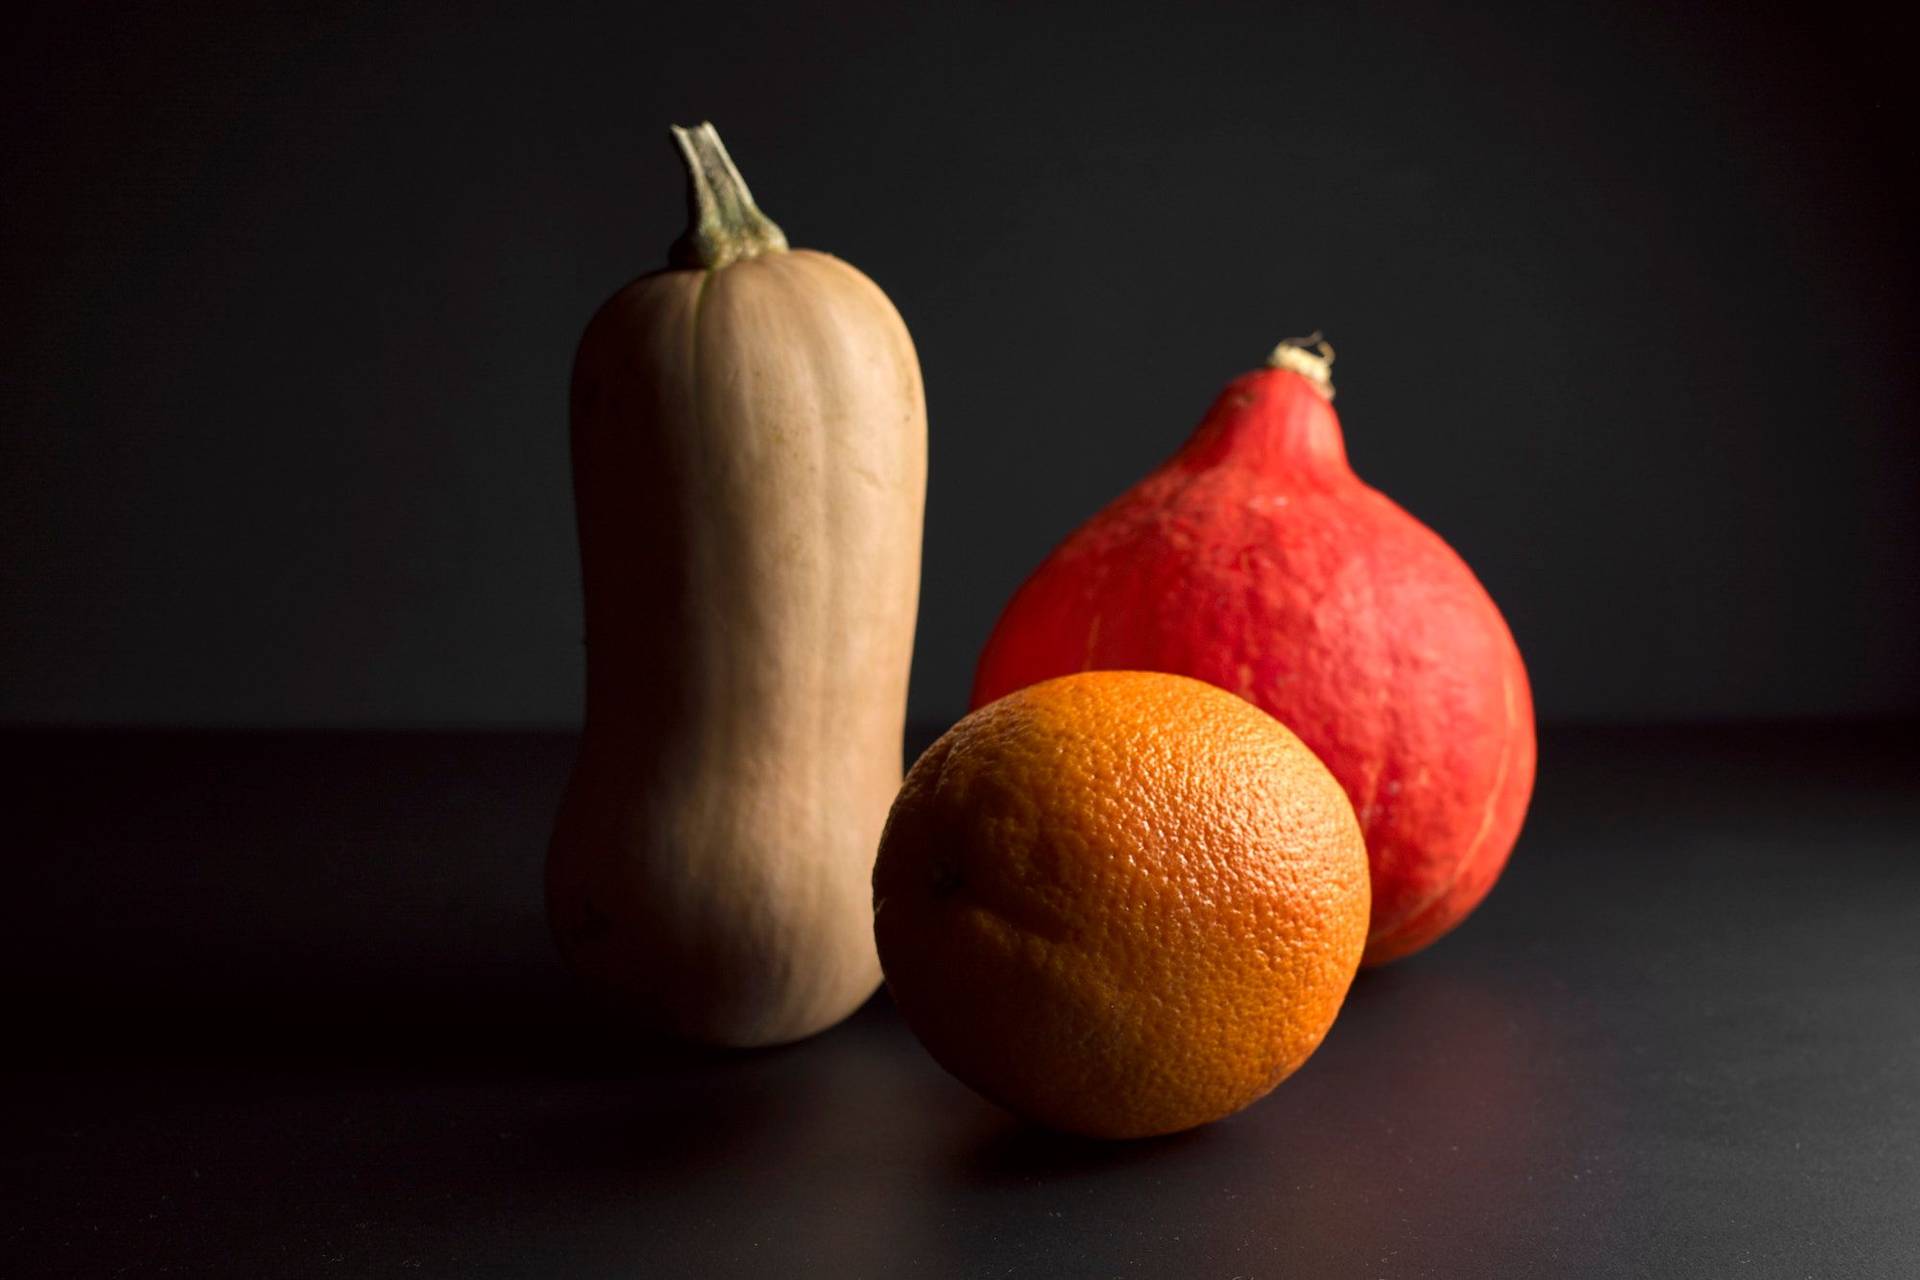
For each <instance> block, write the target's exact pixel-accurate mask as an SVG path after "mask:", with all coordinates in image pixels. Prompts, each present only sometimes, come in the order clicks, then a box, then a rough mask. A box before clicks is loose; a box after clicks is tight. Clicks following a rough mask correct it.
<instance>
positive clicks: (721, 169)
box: [667, 121, 787, 271]
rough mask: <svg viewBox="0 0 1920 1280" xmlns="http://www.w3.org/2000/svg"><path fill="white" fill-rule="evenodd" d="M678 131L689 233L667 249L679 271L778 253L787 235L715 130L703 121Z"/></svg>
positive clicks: (675, 128)
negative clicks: (756, 198) (755, 195)
mask: <svg viewBox="0 0 1920 1280" xmlns="http://www.w3.org/2000/svg"><path fill="white" fill-rule="evenodd" d="M671 127H672V129H673V141H674V145H675V146H677V147H679V148H680V159H681V161H682V162H683V163H684V164H685V165H686V166H687V230H686V232H685V234H683V235H682V236H681V237H680V238H679V239H678V240H676V241H674V242H673V247H672V248H671V249H669V250H668V251H667V261H668V262H669V263H670V264H671V265H673V266H675V267H690V268H694V269H696V270H706V271H712V270H714V269H715V268H718V267H724V266H726V265H727V264H728V263H730V262H738V261H740V260H741V259H742V258H752V257H757V256H758V255H760V254H763V253H779V252H782V251H784V250H785V249H786V247H787V237H786V234H785V233H784V232H782V231H781V230H780V228H779V227H778V226H777V225H775V223H774V221H773V219H772V218H769V217H768V216H767V215H766V214H764V213H762V212H760V206H759V205H756V204H755V203H754V202H753V193H752V192H751V191H748V190H747V182H746V179H744V178H742V177H741V176H740V171H739V170H738V169H736V168H734V167H733V157H731V156H729V155H728V154H727V148H726V145H725V144H724V143H722V142H721V141H720V135H719V133H718V132H716V131H715V130H714V127H713V126H712V125H711V124H709V123H707V122H705V121H702V122H701V123H699V124H697V125H695V126H694V127H693V128H691V129H683V128H681V127H680V126H679V125H673V126H671Z"/></svg>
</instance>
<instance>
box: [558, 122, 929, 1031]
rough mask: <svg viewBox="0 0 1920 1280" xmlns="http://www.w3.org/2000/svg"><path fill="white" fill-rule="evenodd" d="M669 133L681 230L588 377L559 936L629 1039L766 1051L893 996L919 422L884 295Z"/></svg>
mask: <svg viewBox="0 0 1920 1280" xmlns="http://www.w3.org/2000/svg"><path fill="white" fill-rule="evenodd" d="M673 134H674V138H675V141H676V142H677V144H678V146H679V149H680V153H681V157H682V159H683V160H684V162H685V164H686V168H687V176H688V179H689V184H690V190H689V198H688V207H689V214H690V221H691V225H690V226H689V228H688V230H687V233H686V234H685V235H684V236H682V237H681V239H680V240H679V241H678V242H677V243H676V244H675V245H674V246H673V249H672V250H671V253H670V259H669V260H670V263H671V265H670V267H669V268H668V269H666V270H663V271H658V272H655V273H653V274H651V275H648V276H644V277H642V278H641V279H639V280H636V281H634V282H633V283H632V284H630V285H628V286H627V287H626V288H624V289H622V290H620V292H618V293H617V294H615V295H614V296H613V298H612V299H611V300H609V301H608V302H607V303H606V304H605V305H604V306H602V307H601V308H600V310H599V312H598V313H597V314H596V315H595V316H594V317H593V319H592V321H591V322H590V323H589V324H588V325H587V329H586V332H585V335H584V336H583V337H582V338H581V340H580V347H579V352H578V354H577V356H576V358H575V363H574V373H573V387H572V443H573V473H574V494H575V505H576V508H577V515H578V522H579V537H580V555H581V566H582V575H583V587H584V593H585V600H586V642H587V691H586V725H585V731H584V734H583V736H582V739H581V744H580V751H579V757H578V761H577V763H576V765H575V768H574V773H573V776H572V778H571V780H570V782H569V784H568V786H567V791H566V795H565V797H564V799H563V800H562V802H561V807H560V813H559V817H558V819H557V821H556V823H555V827H554V832H553V839H552V843H551V845H550V847H549V851H548V858H547V901H548V913H549V917H550V919H551V922H552V926H553V930H554V933H555V935H556V936H557V938H558V940H559V944H560V947H561V950H562V952H563V953H564V955H565V957H566V959H567V960H568V962H569V963H570V965H571V966H572V967H573V968H574V969H575V970H576V971H577V972H579V973H580V974H582V975H583V976H584V977H586V978H587V979H588V980H589V981H590V982H591V983H592V984H593V985H594V986H595V987H597V988H599V989H600V990H602V991H603V992H605V993H606V994H607V995H609V996H610V997H612V999H613V1000H614V1002H615V1003H616V1005H617V1007H619V1008H620V1009H622V1010H623V1011H624V1012H623V1016H627V1017H631V1018H633V1019H635V1020H636V1021H637V1022H638V1023H639V1024H640V1025H642V1026H644V1027H646V1028H649V1029H652V1030H656V1031H662V1032H667V1033H670V1034H675V1035H678V1036H682V1037H686V1038H690V1039H694V1040H699V1041H705V1042H708V1043H714V1044H722V1045H735V1046H752V1045H768V1044H776V1043H780V1042H784V1041H789V1040H795V1039H799V1038H801V1037H804V1036H807V1035H811V1034H813V1033H814V1032H817V1031H820V1030H821V1029H823V1028H825V1027H828V1026H830V1025H832V1024H833V1023H835V1022H837V1021H839V1020H840V1019H842V1018H844V1017H845V1016H846V1015H847V1014H848V1013H850V1012H852V1011H853V1010H854V1009H855V1008H857V1007H858V1006H859V1005H860V1004H861V1003H862V1002H863V1001H865V1000H866V999H867V997H868V996H869V995H871V994H872V992H873V991H874V989H875V987H876V986H877V985H878V984H879V980H880V969H879V964H878V961H877V960H876V958H875V955H874V943H873V927H872V919H873V917H872V888H871V875H872V870H873V861H874V854H875V850H876V848H877V846H878V843H879V838H880V829H881V826H882V824H883V822H884V821H885V818H886V813H887V809H888V806H889V804H890V803H891V802H892V800H893V796H894V793H895V791H896V790H897V789H898V788H899V785H900V779H901V773H902V760H901V757H902V733H903V728H904V721H905V714H906V695H907V672H908V663H909V660H910V656H911V650H912V646H913V629H914V617H915V612H916V608H917V604H918V594H919V579H920V531H921V519H922V512H923V508H924V505H925V493H926V407H925V397H924V394H923V390H922V385H921V379H920V366H919V363H918V361H917V359H916V358H915V355H914V348H913V341H912V339H911V338H910V337H909V336H908V334H907V329H906V325H905V324H904V323H903V322H902V321H901V319H900V315H899V313H898V312H897V311H896V310H895V309H894V307H893V305H892V303H890V302H889V301H888V300H887V297H886V295H885V294H884V293H882V292H881V291H880V289H879V287H878V286H876V285H875V284H874V283H873V282H872V281H871V280H869V279H867V277H866V276H864V275H862V274H861V273H860V272H859V271H856V270H855V269H854V268H853V267H851V266H848V265H847V264H846V263H844V262H841V261H840V260H839V259H837V258H833V257H830V256H828V255H827V254H824V253H816V252H812V251H809V250H804V249H800V250H790V249H788V247H787V242H786V237H785V236H784V235H783V234H782V233H781V231H780V229H779V227H777V226H776V225H775V224H774V223H773V222H772V221H771V220H769V219H768V218H767V217H766V215H764V214H763V213H761V212H760V210H759V209H758V207H757V206H756V205H755V204H754V202H753V198H752V196H751V194H750V193H749V192H748V190H747V186H746V184H745V182H743V181H742V180H741V177H740V174H739V172H738V170H736V169H735V168H734V166H733V162H732V161H731V160H730V159H729V158H728V156H727V152H726V149H725V148H724V147H723V146H722V145H721V142H720V138H719V135H718V134H716V133H715V132H714V130H713V126H711V125H708V124H703V125H701V126H699V127H698V128H696V129H691V130H688V129H679V128H676V129H674V130H673Z"/></svg>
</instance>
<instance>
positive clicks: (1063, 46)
mask: <svg viewBox="0 0 1920 1280" xmlns="http://www.w3.org/2000/svg"><path fill="white" fill-rule="evenodd" d="M1443 10H1445V11H1443ZM1863 13H1864V11H1855V10H1848V9H1845V8H1835V7H1833V6H1786V5H1769V6H1759V5H1755V6H1734V5H1722V6H1709V5H1679V6H1674V5H1652V4H1626V5H1581V6H1569V7H1561V6H1541V5H1512V6H1503V7H1500V8H1497V9H1496V8H1489V7H1485V6H1476V7H1473V9H1472V11H1470V12H1463V11H1455V10H1452V8H1451V7H1443V6H1422V5H1411V4H1405V5H1394V4H1345V5H1337V6H1336V5H1328V6H1318V7H1302V6H1282V5H1272V4H1258V5H1256V4H1245V5H1227V4H1198V5H1180V6H1172V5H1168V6H1151V5H1145V4H1131V5H1129V4H1122V5H1117V6H1116V5H1111V4H1109V5H1098V6H1094V5H1089V6H1085V7H1083V8H1063V7H1052V6H1034V5H1014V4H1008V5H1002V6H995V5H982V4H974V5H954V6H917V5H893V4H886V5H881V4H873V5H853V4H850V5H820V4H809V3H791V4H786V5H781V6H778V7H775V6H765V7H760V8H750V7H741V6H699V5H680V6H654V5H633V4H628V5H607V6H601V7H589V6H554V5H519V6H494V5H374V4H366V3H358V4H346V5H326V4H322V5H317V6H304V5H303V6H272V7H269V6H259V7H240V6H222V5H177V6H148V7H143V8H139V9H134V8H103V7H99V6H60V7H48V8H43V9H41V10H40V11H38V12H36V13H30V14H29V15H28V16H26V17H25V18H22V19H18V20H16V21H15V24H14V25H13V27H12V28H11V30H10V31H9V34H8V38H7V51H6V55H5V66H4V74H0V95H4V96H3V97H0V119H4V121H5V125H4V128H5V131H6V143H7V145H6V148H5V160H4V166H5V167H4V171H3V172H0V187H3V188H4V191H5V197H4V202H3V207H0V218H3V219H4V221H3V222H0V255H4V259H3V260H4V268H0V270H3V271H4V275H3V276H0V293H3V294H4V298H3V299H0V323H4V340H5V345H6V350H7V366H6V378H5V383H4V387H0V414H3V415H4V422H5V429H6V460H5V465H4V471H3V472H0V486H3V489H0V497H3V498H4V502H0V534H3V535H4V545H5V548H6V555H5V559H4V564H3V565H0V575H4V577H3V578H0V581H3V582H4V608H0V669H4V670H5V672H6V678H5V680H4V682H3V688H4V693H3V694H0V719H7V720H11V721H14V722H22V723H33V722H56V723H100V722H109V723H163V724H164V723H174V724H211V725H222V724H225V725H313V724H320V725H419V724H443V725H461V724H475V725H491V724H560V725H564V724H568V723H571V722H572V721H573V720H574V719H575V717H576V716H577V708H578V699H579V685H580V673H581V654H580V649H579V630H580V623H579V600H578V577H577V572H576V568H575V563H574V546H573V534H572V526H571V509H570V497H569V492H568V480H567V470H566V467H567V462H566V448H565V384H566V378H567V369H568V362H569V359H570V356H571V350H572V345H573V342H574V340H575V338H576V336H577V334H578V332H579V329H580V326H581V325H582V324H583V323H584V321H585V319H586V317H587V316H588V314H589V313H590V312H591V310H592V308H593V307H594V306H595V305H596V304H597V303H598V302H599V301H600V300H601V299H602V298H603V297H604V296H605V295H606V294H608V293H609V292H611V291H612V290H613V289H614V288H615V287H616V286H618V285H619V284H621V283H622V282H624V281H625V280H626V279H628V278H630V277H632V276H633V275H636V274H638V273H640V272H643V271H646V270H650V269H652V268H654V267H655V266H657V265H659V264H660V263H661V261H662V258H663V252H664V248H665V246H666V244H667V243H668V242H669V241H670V240H671V239H672V238H673V237H674V236H675V235H676V234H677V232H678V230H679V227H680V223H681V201H682V194H681V185H680V183H681V180H680V176H679V173H678V169H677V165H676V163H675V161H674V159H673V157H672V155H671V152H670V149H669V147H668V144H667V142H666V138H665V132H664V130H665V126H666V124H667V123H668V122H670V121H678V122H692V121H695V120H697V119H701V118H711V119H713V120H714V121H715V122H717V123H718V124H719V126H720V128H721V130H722V132H723V134H724V135H725V137H726V138H727V140H728V142H729V143H730V145H731V147H732V150H733V152H734V154H735V156H736V158H737V159H738V160H739V162H740V164H741V166H742V168H743V169H744V171H745V172H746V174H747V176H748V178H749V180H750V181H751V182H752V184H753V186H754V188H755V191H756V193H757V194H758V196H759V197H760V199H761V202H762V203H763V204H764V205H765V207H766V208H767V209H768V210H769V211H770V212H771V213H772V214H773V215H774V216H775V217H776V218H777V219H778V220H780V221H781V222H782V223H783V224H784V226H785V227H786V229H787V231H788V232H789V234H790V235H791V237H792V238H793V240H794V242H795V243H796V244H801V245H806V246H813V247H820V248H825V249H829V250H831V251H833V252H836V253H838V254H840V255H841V256H843V257H845V258H847V259H848V260H850V261H852V262H854V263H856V264H857V265H859V266H860V267H862V268H863V269H865V270H866V271H867V272H868V273H869V274H870V275H872V276H873V277H874V278H875V279H876V280H878V281H879V282H880V283H881V284H882V285H883V286H884V287H885V288H886V289H887V290H888V292H889V293H890V294H891V296H892V297H893V298H894V299H895V301H896V302H897V304H898V305H899V307H900V309H901V311H902V312H903V313H904V314H905V316H906V318H907V320H908V323H909V325H910V326H911V328H912V329H913V332H914V334H915V336H916V339H917V341H918V343H919V346H920V351H921V355H922V360H923V363H924V366H925V370H926V377H927V386H928V395H929V403H930V410H931V421H932V480H931V491H930V505H929V512H928V524H927V543H926V560H925V585H924V593H923V597H924V603H923V606H922V609H921V618H920V638H919V647H918V651H917V660H916V668H915V673H914V684H913V712H914V715H915V716H916V717H917V718H918V719H921V720H924V721H931V722H936V723H937V722H940V721H942V720H944V719H947V718H951V716H952V715H954V714H956V713H957V712H958V711H959V710H960V709H961V708H962V706H963V701H964V697H965V691H966V687H967V682H968V679H969V675H970V671H971V665H972V662H973V658H974V655H975V654H976V653H977V651H978V647H979V645H980V643H981V641H982V640H983V638H984V636H985V634H986V631H987V629H988V627H989V626H990V625H991V622H992V619H993V617H994V614H995V612H996V610H997V608H998V607H999V605H1000V603H1001V602H1002V601H1004V599H1005V598H1006V596H1007V594H1008V593H1009V592H1010V591H1011V589H1012V588H1013V587H1014V585H1015V584H1016V583H1017V582H1018V581H1019V579H1020V578H1021V577H1022V576H1023V575H1024V573H1025V572H1026V571H1027V570H1028V569H1030V568H1031V566H1032V565H1033V564H1034V563H1035V562H1036V561H1037V559H1038V558H1039V557H1040V556H1041V555H1042V554H1043V553H1044V552H1045V551H1046V549H1047V548H1048V547H1050V546H1051V545H1052V544H1053V542H1054V541H1055V540H1057V539H1058V538H1059V537H1060V536H1061V535H1062V534H1063V533H1065V532H1066V531H1067V530H1068V529H1069V528H1071V527H1072V526H1073V525H1074V524H1076V523H1077V522H1078V521H1079V520H1081V519H1082V518H1084V517H1085V516H1086V515H1087V514H1088V513H1090V512H1091V511H1092V510H1093V509H1095V508H1096V507H1097V506H1098V505H1099V504H1101V503H1102V502H1103V501H1105V500H1106V499H1107V498H1109V497H1111V496H1112V495H1113V494H1115V493H1116V492H1118V491H1119V490H1120V489H1121V488H1122V487H1124V486H1125V485H1126V484H1128V483H1130V482H1131V481H1132V480H1133V479H1135V478H1137V477H1138V476H1139V475H1140V474H1141V473H1142V472H1144V471H1145V470H1146V469H1147V468H1148V467H1149V466H1150V465H1152V464H1153V463H1154V462H1156V461H1157V460H1158V459H1159V458H1161V457H1162V456H1164V455H1165V454H1166V453H1167V452H1169V451H1170V450H1171V449H1172V448H1173V447H1175V446H1176V445H1177V444H1178V443H1179V441H1180V440H1181V439H1183V438H1184V436H1185V434H1186V432H1187V431H1188V430H1189V429H1190V427H1191V426H1192V424H1193V423H1194V422H1195V421H1196V420H1197V418H1198V416H1199V414H1200V413H1201V411H1202V410H1203V409H1204V408H1205V407H1206V405H1207V404H1208V402H1209V401H1210V399H1211V398H1212V396H1213V395H1214V393H1215V391H1216V390H1217V388H1218V387H1219V385H1220V384H1221V383H1222V382H1223V381H1224V380H1225V379H1227V378H1228V377H1230V376H1232V375H1233V374H1235V373H1237V372H1239V371H1241V370H1243V369H1245V368H1248V367H1251V366H1252V365H1254V364H1255V363H1257V362H1258V361H1259V360H1260V359H1261V357H1262V356H1263V355H1264V353H1265V352H1266V350H1267V349H1268V348H1269V347H1270V346H1271V344H1272V343H1273V342H1274V341H1275V340H1277V339H1278V338H1280V337H1282V336H1285V335H1289V334H1295V333H1300V332H1303V331H1305V330H1308V329H1311V328H1314V327H1316V326H1317V327H1323V328H1324V329H1325V330H1326V331H1327V332H1328V333H1329V334H1330V336H1331V337H1332V338H1333V340H1334V342H1335V344H1336V345H1337V346H1338V348H1339V350H1340V362H1339V365H1338V368H1337V371H1336V373H1337V380H1338V381H1339V384H1340V401H1339V404H1340V408H1341V410H1342V412H1343V414H1344V417H1345V421H1346V424H1347V428H1348V435H1349V441H1350V445H1351V451H1352V454H1353V457H1354V460H1355V463H1356V465H1357V467H1358V469H1359V470H1360V471H1361V473H1362V474H1363V475H1365V476H1366V477H1367V478H1369V479H1370V480H1371V481H1373V482H1374V483H1375V484H1377V485H1379V486H1380V487H1381V488H1383V489H1385V490H1386V491H1387V492H1389V493H1391V494H1393V495H1395V496H1396V497H1398V498H1399V499H1400V500H1401V501H1402V502H1403V503H1404V504H1405V505H1407V506H1408V507H1409V508H1410V509H1411V510H1412V511H1414V512H1415V513H1416V514H1417V515H1419V516H1421V517H1422V518H1423V519H1425V520H1427V521H1428V522H1429V523H1430V524H1432V525H1433V526H1434V527H1435V528H1437V529H1438V530H1440V531H1441V532H1442V533H1443V534H1444V535H1445V536H1446V537H1448V538H1449V539H1450V540H1451V541H1452V542H1453V543H1454V544H1455V545H1456V546H1457V547H1458V548H1459V549H1460V550H1461V551H1462V553H1463V554H1464V555H1465V556H1466V558H1467V559H1468V561H1469V563H1471V564H1472V565H1474V566H1475V568H1476V569H1477V571H1478V572H1479V573H1480V574H1481V576H1482V577H1483V579H1484V580H1485V581H1486V583H1487V584H1488V586H1489V587H1490V588H1491V590H1492V591H1493V593H1494V595H1495V597H1496V599H1498V600H1499V601H1500V603H1501V604H1502V606H1503V607H1504V609H1505V610H1506V612H1507V614H1508V616H1509V618H1510V620H1511V622H1512V624H1513V627H1514V629H1515V632H1516V634H1517V635H1518V637H1519V639H1520V642H1521V646H1522V648H1523V651H1524V652H1525V653H1526V655H1527V657H1528V659H1529V663H1530V666H1531V669H1532V672H1533V675H1534V679H1535V684H1536V691H1537V696H1538V701H1539V705H1540V708H1541V712H1542V715H1543V716H1544V717H1546V718H1548V719H1568V718H1611V719H1673V718H1712V717H1723V716H1782V715H1802V714H1823V715H1833V714H1864V713H1905V712H1912V711H1914V710H1915V709H1917V708H1920V664H1916V663H1914V662H1913V661H1912V636H1913V635H1914V634H1915V631H1916V626H1917V625H1920V587H1917V586H1916V582H1917V581H1920V536H1917V535H1920V498H1917V497H1916V494H1920V485H1916V484H1915V449H1914V438H1915V437H1914V432H1913V430H1912V427H1913V422H1914V416H1915V409H1916V394H1915V393H1916V387H1915V376H1914V373H1913V361H1912V356H1911V352H1912V350H1913V345H1914V339H1915V336H1916V326H1915V324H1914V320H1915V300H1916V289H1915V285H1916V273H1915V270H1914V267H1915V250H1914V248H1913V237H1912V228H1913V225H1914V223H1915V213H1916V201H1915V199H1914V183H1913V176H1912V175H1913V172H1914V167H1915V166H1914V154H1913V146H1912V143H1911V140H1910V139H1911V134H1910V132H1908V131H1906V126H1905V123H1904V117H1905V116H1906V115H1907V114H1908V112H1909V110H1910V109H1911V108H1913V107H1914V106H1915V105H1916V103H1915V96H1916V95H1915V93H1914V90H1913V87H1912V77H1911V76H1910V75H1907V74H1905V70H1904V67H1903V65H1902V63H1901V59H1903V58H1905V57H1906V56H1907V54H1906V52H1905V51H1907V50H1910V49H1911V47H1912V37H1913V35H1914V31H1913V24H1912V20H1911V19H1910V18H1902V19H1900V20H1899V21H1898V25H1889V24H1888V23H1887V21H1885V20H1870V19H1868V18H1867V17H1865V16H1863Z"/></svg>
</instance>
